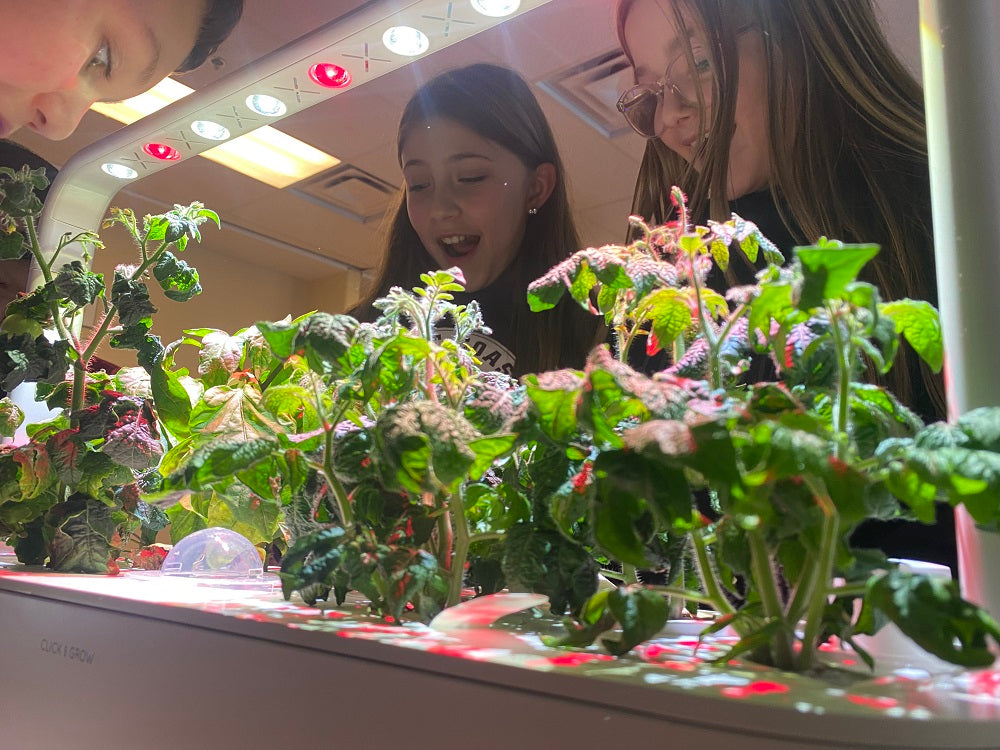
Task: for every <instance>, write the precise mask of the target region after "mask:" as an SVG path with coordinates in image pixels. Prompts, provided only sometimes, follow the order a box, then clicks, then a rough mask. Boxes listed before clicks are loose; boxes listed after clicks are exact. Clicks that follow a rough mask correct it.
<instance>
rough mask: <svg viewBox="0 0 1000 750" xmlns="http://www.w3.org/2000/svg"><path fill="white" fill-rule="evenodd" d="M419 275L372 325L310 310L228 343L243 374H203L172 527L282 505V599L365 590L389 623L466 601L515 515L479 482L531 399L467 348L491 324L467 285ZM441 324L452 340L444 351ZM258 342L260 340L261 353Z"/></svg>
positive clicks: (446, 275)
mask: <svg viewBox="0 0 1000 750" xmlns="http://www.w3.org/2000/svg"><path fill="white" fill-rule="evenodd" d="M423 280H424V282H425V283H426V285H427V286H426V288H422V289H417V290H415V292H414V293H405V292H403V291H402V290H398V289H397V290H393V292H392V293H391V294H390V295H389V296H388V297H387V298H385V299H383V300H382V301H381V302H380V305H381V309H382V310H383V313H384V314H383V317H382V318H381V319H380V320H378V321H377V322H376V323H374V324H360V323H358V321H356V320H354V319H353V318H350V317H348V316H344V315H329V314H326V313H313V314H310V315H307V316H303V317H302V318H300V319H297V320H294V321H283V322H278V323H258V324H257V325H256V326H255V327H254V328H253V329H249V331H248V332H245V333H244V334H243V338H242V339H239V337H237V340H233V339H224V338H220V339H219V340H218V341H219V342H228V343H223V349H224V350H229V351H231V352H233V356H232V358H231V360H232V362H233V363H234V365H233V366H234V367H237V366H238V367H239V370H238V371H235V372H234V371H231V370H232V368H228V369H227V368H226V367H220V368H213V367H212V366H211V365H210V364H209V366H207V367H202V380H203V381H204V380H205V378H207V377H209V375H208V373H209V372H212V371H215V372H217V373H218V374H217V375H215V376H213V377H215V378H217V382H215V383H214V384H211V383H212V381H209V382H207V383H204V384H205V385H207V386H209V387H207V388H206V389H205V391H204V395H203V396H202V397H201V399H200V400H199V402H198V404H197V405H196V407H195V409H194V410H193V411H192V413H191V415H190V419H189V423H188V428H189V429H188V432H189V437H186V438H185V443H183V444H179V445H178V446H177V448H175V449H174V452H173V455H170V454H168V456H167V459H166V460H165V463H164V467H163V470H164V472H165V473H168V474H169V476H168V478H167V480H166V487H167V488H168V489H171V488H173V489H177V488H183V489H189V490H194V491H195V495H194V497H193V499H192V507H191V508H190V509H185V511H177V512H176V516H175V518H176V519H180V518H182V517H184V518H191V516H190V513H191V511H192V510H193V511H196V512H197V515H198V516H199V518H196V519H195V520H194V521H193V523H194V524H196V525H197V524H200V523H203V522H204V519H207V518H208V517H209V516H210V515H211V513H212V512H213V508H218V507H220V505H223V506H226V507H229V508H231V509H234V510H233V511H232V512H233V513H234V514H237V513H242V512H244V511H245V508H246V507H247V502H249V503H250V505H256V507H258V508H262V507H265V506H267V507H269V508H274V509H282V510H283V511H284V516H285V518H284V524H285V528H286V530H287V532H288V534H289V535H290V537H291V539H292V544H291V547H290V548H289V549H288V551H287V554H286V555H285V557H284V559H283V560H282V573H281V575H282V579H283V583H284V587H285V593H286V595H290V594H291V592H292V591H294V590H299V591H301V592H302V593H303V596H305V597H306V598H307V600H309V601H312V600H314V599H315V598H317V597H325V596H326V595H327V593H328V592H329V591H330V590H331V589H332V590H333V592H334V595H335V596H336V598H337V600H338V601H342V600H343V597H344V596H345V595H346V593H347V592H348V591H350V590H352V589H353V590H358V591H361V592H363V593H364V594H365V595H366V596H368V597H369V598H370V599H371V601H372V605H373V607H374V608H375V609H376V610H377V611H378V612H380V613H382V614H385V615H390V616H393V617H396V618H398V617H400V616H401V615H402V614H403V612H404V610H405V609H406V608H407V607H408V606H412V607H414V608H415V609H416V610H417V612H418V614H419V615H421V616H423V617H425V618H426V617H430V616H432V615H433V614H435V613H436V612H437V611H438V610H440V609H441V608H442V607H444V606H447V605H450V604H456V603H458V602H459V601H460V597H461V592H462V584H463V578H464V573H465V568H466V561H467V559H468V556H469V553H470V550H474V549H476V548H477V547H478V546H481V545H484V544H488V543H489V542H490V541H491V540H492V539H493V538H494V537H495V536H496V535H497V533H498V529H497V528H496V526H497V525H498V524H499V525H502V523H503V519H506V518H507V517H508V516H516V514H517V511H516V510H515V509H513V508H511V507H509V504H508V503H505V502H502V501H501V500H500V494H501V493H503V492H505V490H504V489H502V488H498V487H496V486H495V485H494V483H491V482H490V481H489V480H488V479H487V480H483V477H484V475H486V474H487V473H488V471H489V470H490V469H491V467H493V465H494V463H495V462H496V461H497V460H498V459H499V458H501V457H503V456H505V455H507V454H509V453H510V451H511V450H512V448H513V446H514V444H515V441H516V435H515V434H514V433H513V432H512V431H511V429H510V428H511V426H512V424H513V422H514V421H515V420H516V419H517V416H518V414H519V408H520V406H521V405H522V404H521V403H520V402H519V395H518V392H517V391H516V390H515V389H514V388H513V385H512V384H511V383H510V382H509V380H508V379H506V378H504V377H503V376H495V375H494V376H487V375H484V374H482V373H480V371H479V369H478V368H477V367H476V365H475V363H474V360H473V357H472V355H471V350H469V349H468V348H467V347H466V346H465V345H464V344H463V343H462V342H464V340H465V339H466V338H467V337H468V336H469V335H470V334H471V333H472V332H473V331H474V330H476V329H477V328H479V327H481V326H482V316H481V314H480V312H479V308H478V305H477V304H471V305H469V306H468V307H463V306H457V305H455V304H454V303H453V302H452V299H453V298H452V294H451V293H452V292H454V291H456V290H459V289H461V288H462V287H461V285H460V284H459V283H457V281H460V280H461V276H460V274H457V273H456V270H455V269H453V270H452V271H438V272H435V273H433V274H429V275H426V276H424V277H423ZM445 316H448V317H449V318H450V319H451V320H452V321H454V323H455V334H454V338H447V339H444V340H441V341H439V340H437V337H436V328H437V324H438V322H439V321H440V320H441V319H442V318H443V317H445ZM206 342H207V338H205V339H203V341H202V344H203V345H204V344H205V343H206ZM250 342H255V343H253V344H252V346H254V347H256V346H257V345H258V344H261V345H263V344H264V342H266V346H263V347H260V348H257V349H255V351H257V352H258V353H259V356H258V355H256V354H251V353H250V348H248V347H250V346H251V343H250ZM205 361H206V359H203V363H204V362H205ZM207 361H209V362H211V361H212V357H209V358H208V360H207ZM237 362H238V363H240V364H239V365H236V364H235V363H237ZM521 395H523V394H521ZM520 401H523V398H521V399H520ZM209 402H211V403H209ZM196 412H198V413H199V414H200V415H201V416H200V418H199V420H198V423H197V424H196V419H195V417H196ZM223 412H225V414H223ZM166 421H167V424H168V427H169V420H166ZM227 438H229V439H227ZM241 508H242V509H244V510H240V509H241ZM498 509H499V510H498ZM497 513H499V515H500V516H502V517H503V518H502V519H496V518H494V517H493V516H494V515H495V514H497ZM199 519H200V520H199Z"/></svg>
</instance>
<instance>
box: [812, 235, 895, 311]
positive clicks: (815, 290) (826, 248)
mask: <svg viewBox="0 0 1000 750" xmlns="http://www.w3.org/2000/svg"><path fill="white" fill-rule="evenodd" d="M878 251H879V247H878V245H845V244H842V243H839V242H829V241H825V240H820V242H819V243H817V244H816V245H811V246H808V247H796V248H794V250H793V252H794V253H795V256H796V257H797V258H798V259H799V262H800V263H801V264H802V277H803V279H802V282H803V283H802V290H801V293H800V296H799V303H798V307H799V309H800V310H805V311H809V310H812V309H814V308H817V307H822V306H823V304H824V302H826V301H827V300H835V299H840V298H841V297H843V296H844V294H845V293H846V292H847V287H848V285H849V284H850V283H851V282H853V281H854V280H855V279H856V278H857V277H858V273H860V271H861V269H862V268H863V267H864V265H865V264H866V263H868V261H870V260H871V259H872V258H874V257H875V256H876V255H878Z"/></svg>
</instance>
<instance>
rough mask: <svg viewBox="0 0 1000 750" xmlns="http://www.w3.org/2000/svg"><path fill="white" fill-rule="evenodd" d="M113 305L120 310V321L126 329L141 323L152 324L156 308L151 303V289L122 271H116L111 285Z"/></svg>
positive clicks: (118, 269) (119, 269)
mask: <svg viewBox="0 0 1000 750" xmlns="http://www.w3.org/2000/svg"><path fill="white" fill-rule="evenodd" d="M111 304H113V305H115V306H116V307H117V308H118V319H119V320H120V321H121V324H122V326H123V327H125V328H131V327H132V326H134V325H137V324H139V323H151V321H152V318H153V313H155V312H156V308H155V307H154V306H153V303H152V302H150V301H149V289H147V288H146V285H145V284H144V283H142V282H141V281H135V280H133V279H130V278H128V277H127V276H126V275H125V274H124V273H123V272H122V270H121V268H116V269H115V280H114V282H112V284H111Z"/></svg>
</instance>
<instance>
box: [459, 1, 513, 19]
mask: <svg viewBox="0 0 1000 750" xmlns="http://www.w3.org/2000/svg"><path fill="white" fill-rule="evenodd" d="M470 2H471V3H472V9H473V10H474V11H476V13H482V14H483V15H484V16H490V17H491V18H503V17H504V16H509V15H510V14H511V13H514V12H516V11H517V9H518V8H520V7H521V0H470Z"/></svg>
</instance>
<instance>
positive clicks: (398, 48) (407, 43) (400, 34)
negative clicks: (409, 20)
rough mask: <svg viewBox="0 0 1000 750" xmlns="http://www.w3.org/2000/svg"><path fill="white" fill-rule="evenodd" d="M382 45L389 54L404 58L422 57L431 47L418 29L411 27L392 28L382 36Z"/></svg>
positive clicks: (428, 40) (425, 36) (429, 42)
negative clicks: (393, 53)
mask: <svg viewBox="0 0 1000 750" xmlns="http://www.w3.org/2000/svg"><path fill="white" fill-rule="evenodd" d="M382 44H384V45H385V47H386V49H387V50H389V51H390V52H395V53H396V54H397V55H403V56H404V57H415V56H417V55H422V54H423V53H424V52H426V51H427V49H428V47H430V46H431V41H430V39H428V38H427V35H426V34H425V33H424V32H422V31H421V30H420V29H415V28H413V27H412V26H393V27H392V28H390V29H386V30H385V33H384V34H383V35H382Z"/></svg>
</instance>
